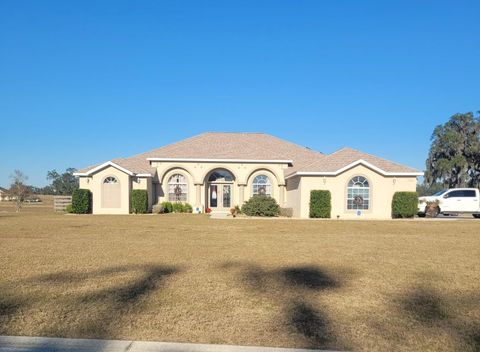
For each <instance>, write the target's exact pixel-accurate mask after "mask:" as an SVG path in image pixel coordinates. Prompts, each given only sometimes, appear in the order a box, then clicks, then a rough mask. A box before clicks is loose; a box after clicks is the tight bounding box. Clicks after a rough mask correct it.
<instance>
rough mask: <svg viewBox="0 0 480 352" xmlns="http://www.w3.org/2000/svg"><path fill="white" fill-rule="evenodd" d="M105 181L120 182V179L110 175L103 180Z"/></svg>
mask: <svg viewBox="0 0 480 352" xmlns="http://www.w3.org/2000/svg"><path fill="white" fill-rule="evenodd" d="M103 183H118V180H117V179H116V178H115V177H113V176H108V177H107V178H105V180H103Z"/></svg>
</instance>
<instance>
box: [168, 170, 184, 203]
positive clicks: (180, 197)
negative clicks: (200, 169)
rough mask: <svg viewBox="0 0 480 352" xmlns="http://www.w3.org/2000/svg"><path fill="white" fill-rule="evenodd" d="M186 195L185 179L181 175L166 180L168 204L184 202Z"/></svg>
mask: <svg viewBox="0 0 480 352" xmlns="http://www.w3.org/2000/svg"><path fill="white" fill-rule="evenodd" d="M187 194H188V185H187V179H186V178H185V176H183V175H181V174H175V175H172V176H171V177H170V178H169V179H168V200H169V201H170V202H186V201H187Z"/></svg>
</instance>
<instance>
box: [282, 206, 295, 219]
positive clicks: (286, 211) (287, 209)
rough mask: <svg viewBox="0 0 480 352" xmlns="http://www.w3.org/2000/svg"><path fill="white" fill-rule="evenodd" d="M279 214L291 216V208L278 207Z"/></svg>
mask: <svg viewBox="0 0 480 352" xmlns="http://www.w3.org/2000/svg"><path fill="white" fill-rule="evenodd" d="M280 216H285V217H287V218H291V217H292V216H293V208H280Z"/></svg>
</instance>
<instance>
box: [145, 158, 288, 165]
mask: <svg viewBox="0 0 480 352" xmlns="http://www.w3.org/2000/svg"><path fill="white" fill-rule="evenodd" d="M147 160H148V161H167V162H168V161H171V162H198V163H257V164H258V163H262V164H292V163H293V160H256V159H197V158H147Z"/></svg>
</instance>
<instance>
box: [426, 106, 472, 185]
mask: <svg viewBox="0 0 480 352" xmlns="http://www.w3.org/2000/svg"><path fill="white" fill-rule="evenodd" d="M457 187H468V188H479V187H480V112H477V114H476V115H475V114H474V113H473V112H467V113H458V114H455V115H453V116H451V117H450V119H449V120H448V121H447V122H446V123H444V124H442V125H439V126H437V127H435V129H434V130H433V133H432V136H431V145H430V151H429V153H428V157H427V160H426V165H425V178H424V183H423V185H420V186H419V188H418V191H419V193H430V192H433V193H434V192H435V191H438V190H440V189H445V188H457Z"/></svg>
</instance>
